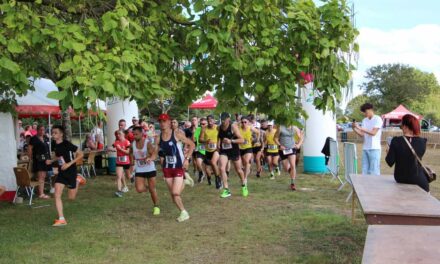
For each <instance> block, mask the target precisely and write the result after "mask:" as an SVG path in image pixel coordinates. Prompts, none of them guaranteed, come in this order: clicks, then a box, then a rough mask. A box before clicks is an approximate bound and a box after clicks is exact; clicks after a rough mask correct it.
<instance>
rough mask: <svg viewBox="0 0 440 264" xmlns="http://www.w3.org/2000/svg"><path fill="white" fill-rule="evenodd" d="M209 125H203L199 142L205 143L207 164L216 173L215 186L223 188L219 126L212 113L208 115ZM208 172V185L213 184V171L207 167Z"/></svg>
mask: <svg viewBox="0 0 440 264" xmlns="http://www.w3.org/2000/svg"><path fill="white" fill-rule="evenodd" d="M206 119H207V121H208V125H207V126H205V127H202V131H201V132H200V139H199V142H200V143H202V144H204V146H205V149H206V153H205V158H206V162H205V164H206V165H207V166H211V167H212V170H213V171H214V174H215V187H216V188H217V189H220V188H221V180H220V170H219V167H218V164H217V162H218V159H219V157H220V156H219V153H218V151H217V148H218V127H217V126H216V125H215V119H214V117H213V116H212V115H209V116H207V118H206ZM206 174H207V176H208V177H207V180H208V185H211V172H210V170H209V169H208V167H207V168H206Z"/></svg>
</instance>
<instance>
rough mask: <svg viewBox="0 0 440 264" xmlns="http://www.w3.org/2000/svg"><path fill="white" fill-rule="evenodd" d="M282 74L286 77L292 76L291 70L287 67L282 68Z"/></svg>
mask: <svg viewBox="0 0 440 264" xmlns="http://www.w3.org/2000/svg"><path fill="white" fill-rule="evenodd" d="M281 72H282V73H284V74H286V75H288V74H291V71H290V70H289V68H287V66H281Z"/></svg>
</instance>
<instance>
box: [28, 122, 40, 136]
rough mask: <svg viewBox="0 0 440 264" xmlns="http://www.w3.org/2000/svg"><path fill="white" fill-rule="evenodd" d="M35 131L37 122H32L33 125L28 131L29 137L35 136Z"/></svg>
mask: <svg viewBox="0 0 440 264" xmlns="http://www.w3.org/2000/svg"><path fill="white" fill-rule="evenodd" d="M37 130H38V123H37V122H34V123H33V124H32V128H31V130H30V132H31V135H32V136H35V135H36V134H37Z"/></svg>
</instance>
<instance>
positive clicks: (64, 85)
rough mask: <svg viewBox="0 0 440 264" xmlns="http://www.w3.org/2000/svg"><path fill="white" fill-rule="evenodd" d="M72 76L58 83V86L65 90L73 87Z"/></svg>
mask: <svg viewBox="0 0 440 264" xmlns="http://www.w3.org/2000/svg"><path fill="white" fill-rule="evenodd" d="M72 82H73V79H72V76H67V77H66V78H64V79H62V80H61V81H58V82H57V83H56V86H58V87H61V88H64V89H68V88H70V87H71V86H72Z"/></svg>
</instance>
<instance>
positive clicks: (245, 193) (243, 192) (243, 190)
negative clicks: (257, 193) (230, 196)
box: [241, 185, 249, 197]
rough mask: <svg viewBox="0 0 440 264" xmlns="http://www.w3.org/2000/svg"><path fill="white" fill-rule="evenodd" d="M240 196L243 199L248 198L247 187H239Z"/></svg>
mask: <svg viewBox="0 0 440 264" xmlns="http://www.w3.org/2000/svg"><path fill="white" fill-rule="evenodd" d="M241 194H242V195H243V197H248V195H249V190H248V188H247V185H245V186H243V187H241Z"/></svg>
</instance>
